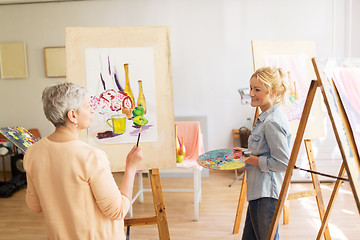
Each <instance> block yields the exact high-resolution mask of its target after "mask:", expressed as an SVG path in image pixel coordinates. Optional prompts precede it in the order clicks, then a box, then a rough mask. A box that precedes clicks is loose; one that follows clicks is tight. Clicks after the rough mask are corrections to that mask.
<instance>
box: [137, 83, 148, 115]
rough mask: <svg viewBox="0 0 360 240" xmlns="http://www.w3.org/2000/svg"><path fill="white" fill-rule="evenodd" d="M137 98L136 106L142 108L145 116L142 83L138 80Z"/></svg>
mask: <svg viewBox="0 0 360 240" xmlns="http://www.w3.org/2000/svg"><path fill="white" fill-rule="evenodd" d="M138 83H139V96H138V99H137V106H138V107H139V106H142V107H143V108H144V114H146V101H145V96H144V92H143V87H142V81H141V80H139V81H138Z"/></svg>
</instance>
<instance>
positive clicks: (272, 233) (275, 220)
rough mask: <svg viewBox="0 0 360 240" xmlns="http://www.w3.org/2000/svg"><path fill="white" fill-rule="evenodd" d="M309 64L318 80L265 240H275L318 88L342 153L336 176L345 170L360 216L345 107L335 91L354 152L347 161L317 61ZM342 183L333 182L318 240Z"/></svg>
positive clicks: (300, 125)
mask: <svg viewBox="0 0 360 240" xmlns="http://www.w3.org/2000/svg"><path fill="white" fill-rule="evenodd" d="M312 63H313V66H314V70H315V73H316V76H317V79H318V80H313V81H312V82H311V85H310V89H309V92H308V96H307V98H306V102H305V107H304V111H303V115H302V117H301V120H300V124H299V128H298V131H297V134H296V138H295V143H294V146H293V149H292V152H291V156H290V160H289V163H288V167H287V170H286V174H285V178H284V182H283V185H282V188H281V192H280V196H279V200H278V203H277V205H276V209H275V213H274V217H273V219H272V222H271V226H270V229H269V234H268V237H267V239H268V240H271V239H274V237H275V233H276V228H277V225H278V222H279V218H280V212H281V210H282V207H283V205H284V202H285V197H286V193H287V191H288V188H289V185H290V180H291V176H292V172H293V169H294V166H295V162H296V158H297V155H298V153H299V149H300V144H301V140H302V138H303V136H304V131H305V127H306V124H307V120H308V116H309V114H310V109H311V106H312V103H313V100H314V96H315V92H316V90H317V88H318V87H319V88H320V89H321V92H322V95H323V100H324V103H325V105H326V108H327V112H328V114H329V118H330V121H331V124H332V127H333V131H334V134H335V137H336V141H337V143H338V146H339V149H340V152H341V156H342V159H343V163H342V166H341V168H340V171H339V175H338V176H339V177H342V176H344V173H345V170H346V172H347V174H348V177H349V182H350V186H351V189H352V192H353V195H354V199H355V202H356V205H357V208H358V211H359V213H360V200H359V192H360V186H359V182H358V181H357V179H354V176H356V175H357V174H356V172H355V171H356V170H357V171H358V170H359V168H358V166H356V162H355V161H357V162H358V163H359V162H360V161H359V159H358V157H359V155H358V154H356V153H357V149H356V144H355V141H354V138H353V135H352V131H351V127H350V124H349V121H348V119H347V116H346V113H345V110H344V107H343V105H342V103H341V100H340V98H339V95H338V93H337V92H336V91H335V96H334V98H335V100H336V103H337V106H338V107H339V113H340V116H341V120H342V125H343V127H344V129H345V132H346V138H347V141H348V142H349V145H350V149H351V151H352V152H353V155H354V158H350V157H348V156H347V154H346V153H345V150H344V143H343V141H342V139H341V137H340V134H339V129H338V128H337V125H336V123H335V120H334V115H333V112H332V111H333V110H332V109H331V106H330V104H329V100H328V96H327V93H326V91H325V88H324V85H323V82H322V80H321V77H320V74H319V70H318V68H317V65H316V61H315V59H314V58H312ZM332 87H333V89H335V90H336V88H335V86H332ZM355 158H357V159H355ZM350 166H351V167H350ZM354 166H355V167H354ZM341 182H342V180H339V179H338V180H337V181H336V183H335V186H334V189H333V192H332V195H331V198H330V200H329V204H328V206H327V209H326V212H325V215H324V216H323V217H322V218H321V222H322V225H321V228H320V230H319V232H318V235H317V239H320V238H321V237H322V235H323V233H324V231H325V227H326V225H327V222H328V218H329V215H330V212H331V210H332V207H333V204H334V201H335V198H336V196H337V193H338V190H339V188H340V185H341Z"/></svg>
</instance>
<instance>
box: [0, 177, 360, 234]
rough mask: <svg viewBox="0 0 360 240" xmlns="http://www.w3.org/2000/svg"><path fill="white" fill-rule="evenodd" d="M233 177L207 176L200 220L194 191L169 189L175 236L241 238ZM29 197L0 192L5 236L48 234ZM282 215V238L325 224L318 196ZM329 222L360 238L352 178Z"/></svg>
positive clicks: (137, 211) (0, 228) (168, 181)
mask: <svg viewBox="0 0 360 240" xmlns="http://www.w3.org/2000/svg"><path fill="white" fill-rule="evenodd" d="M121 177H122V175H121V174H116V175H115V179H116V180H117V181H119V180H120V179H121ZM233 179H234V173H233V172H232V171H231V172H226V171H211V172H210V177H209V178H203V182H202V203H201V204H200V219H199V221H198V222H194V221H193V218H194V205H193V194H192V193H170V192H164V199H165V205H166V213H167V218H168V223H169V228H170V235H171V239H174V240H184V239H194V240H205V239H206V240H212V239H225V240H226V239H241V231H242V228H243V224H244V218H245V211H244V213H243V218H242V223H241V225H240V233H239V234H235V235H234V234H232V229H233V224H234V219H235V212H236V207H237V202H238V197H239V190H240V182H237V183H235V184H234V185H233V186H232V187H228V185H229V184H230V183H231V182H232V181H233ZM161 181H162V187H163V189H165V188H177V187H178V188H186V187H191V186H192V184H193V183H192V178H162V180H161ZM144 187H145V188H149V181H148V179H147V177H146V176H144ZM310 188H311V184H309V183H305V184H304V183H292V184H291V191H299V190H307V189H310ZM332 188H333V184H332V183H323V184H322V192H323V195H324V200H325V204H326V205H327V202H328V199H329V196H330V194H331V191H332ZM24 197H25V189H23V190H20V191H19V192H17V193H16V194H14V195H13V196H12V197H11V198H7V199H6V198H5V199H4V198H0V239H4V240H12V239H14V240H15V239H16V240H22V239H24V240H32V239H34V240H35V239H36V240H41V239H46V230H45V224H44V220H43V216H42V215H37V214H34V213H32V212H31V211H30V210H29V209H28V208H27V207H26V205H25V202H24ZM144 200H145V201H144V203H143V204H140V203H138V202H136V203H135V204H134V216H135V217H140V216H151V215H154V207H153V205H152V197H151V193H145V194H144ZM280 221H281V224H280V238H281V239H292V240H293V239H294V240H297V239H299V240H300V239H301V240H308V239H315V238H316V235H317V231H318V228H319V226H320V221H319V214H318V212H317V208H316V202H315V198H314V197H309V198H302V199H299V200H292V201H291V202H290V223H289V224H288V225H282V218H281V219H280ZM329 227H330V233H331V236H332V239H339V240H347V239H349V240H350V239H351V240H352V239H354V240H355V239H360V216H359V212H358V210H357V208H356V205H355V201H354V198H353V195H352V192H351V190H350V187H349V184H348V183H344V184H343V185H342V187H341V189H340V191H339V195H338V198H337V200H336V202H335V206H334V209H333V211H332V214H331V218H330V225H329ZM130 239H133V240H135V239H141V240H144V239H146V240H147V239H149V240H152V239H158V232H157V227H156V225H151V226H134V227H131V235H130Z"/></svg>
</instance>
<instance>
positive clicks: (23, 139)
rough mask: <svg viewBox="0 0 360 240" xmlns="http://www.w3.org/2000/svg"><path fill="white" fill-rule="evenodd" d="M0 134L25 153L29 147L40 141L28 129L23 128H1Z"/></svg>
mask: <svg viewBox="0 0 360 240" xmlns="http://www.w3.org/2000/svg"><path fill="white" fill-rule="evenodd" d="M0 132H1V134H2V135H4V136H5V137H6V138H7V139H8V140H9V141H10V142H12V143H13V144H15V146H17V147H18V148H19V149H20V150H21V151H22V152H25V151H26V149H27V148H28V147H30V146H31V145H32V144H34V143H36V142H37V141H38V139H37V138H36V137H34V135H32V134H31V133H30V132H29V131H28V130H27V129H25V128H23V127H14V128H10V127H5V128H0Z"/></svg>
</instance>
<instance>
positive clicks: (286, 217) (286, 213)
mask: <svg viewBox="0 0 360 240" xmlns="http://www.w3.org/2000/svg"><path fill="white" fill-rule="evenodd" d="M289 209H290V200H289V199H287V200H285V203H284V209H283V224H284V225H287V224H289Z"/></svg>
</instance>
